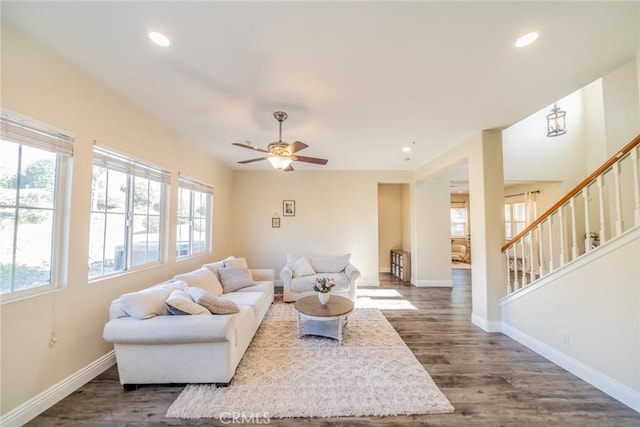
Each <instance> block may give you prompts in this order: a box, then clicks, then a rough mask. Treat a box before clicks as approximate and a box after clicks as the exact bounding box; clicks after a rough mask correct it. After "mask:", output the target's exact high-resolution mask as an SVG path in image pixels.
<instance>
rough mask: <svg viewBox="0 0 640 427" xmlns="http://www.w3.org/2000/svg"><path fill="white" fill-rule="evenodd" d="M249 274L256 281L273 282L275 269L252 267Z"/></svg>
mask: <svg viewBox="0 0 640 427" xmlns="http://www.w3.org/2000/svg"><path fill="white" fill-rule="evenodd" d="M251 276H252V277H253V280H255V281H256V282H260V281H267V282H273V281H274V280H275V278H276V271H275V270H274V269H272V268H252V269H251Z"/></svg>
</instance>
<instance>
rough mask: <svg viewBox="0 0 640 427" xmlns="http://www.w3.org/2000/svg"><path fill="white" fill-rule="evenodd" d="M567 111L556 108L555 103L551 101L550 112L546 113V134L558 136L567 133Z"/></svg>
mask: <svg viewBox="0 0 640 427" xmlns="http://www.w3.org/2000/svg"><path fill="white" fill-rule="evenodd" d="M566 115H567V112H566V111H563V110H561V109H560V108H558V106H557V105H556V103H555V102H554V103H553V108H552V109H551V113H549V114H547V136H548V137H553V136H560V135H564V134H565V133H567V122H566Z"/></svg>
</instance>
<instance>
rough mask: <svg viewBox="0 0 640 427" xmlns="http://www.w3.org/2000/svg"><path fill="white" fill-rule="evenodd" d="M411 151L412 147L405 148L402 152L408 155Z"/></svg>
mask: <svg viewBox="0 0 640 427" xmlns="http://www.w3.org/2000/svg"><path fill="white" fill-rule="evenodd" d="M409 151H411V147H404V148H403V149H402V152H403V153H408V152H409Z"/></svg>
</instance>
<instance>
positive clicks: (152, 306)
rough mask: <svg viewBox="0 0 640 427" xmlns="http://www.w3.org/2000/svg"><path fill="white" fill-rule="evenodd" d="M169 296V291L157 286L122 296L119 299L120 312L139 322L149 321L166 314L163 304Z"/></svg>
mask: <svg viewBox="0 0 640 427" xmlns="http://www.w3.org/2000/svg"><path fill="white" fill-rule="evenodd" d="M169 295H171V290H170V289H167V288H166V287H162V286H159V287H154V288H148V289H144V290H142V291H138V292H131V293H128V294H124V295H122V296H121V297H120V302H121V307H122V310H124V312H125V313H127V314H128V315H129V316H131V317H133V318H135V319H139V320H142V319H150V318H151V317H155V316H161V315H166V314H168V312H167V308H166V306H165V304H164V302H165V300H166V299H167V298H168V297H169Z"/></svg>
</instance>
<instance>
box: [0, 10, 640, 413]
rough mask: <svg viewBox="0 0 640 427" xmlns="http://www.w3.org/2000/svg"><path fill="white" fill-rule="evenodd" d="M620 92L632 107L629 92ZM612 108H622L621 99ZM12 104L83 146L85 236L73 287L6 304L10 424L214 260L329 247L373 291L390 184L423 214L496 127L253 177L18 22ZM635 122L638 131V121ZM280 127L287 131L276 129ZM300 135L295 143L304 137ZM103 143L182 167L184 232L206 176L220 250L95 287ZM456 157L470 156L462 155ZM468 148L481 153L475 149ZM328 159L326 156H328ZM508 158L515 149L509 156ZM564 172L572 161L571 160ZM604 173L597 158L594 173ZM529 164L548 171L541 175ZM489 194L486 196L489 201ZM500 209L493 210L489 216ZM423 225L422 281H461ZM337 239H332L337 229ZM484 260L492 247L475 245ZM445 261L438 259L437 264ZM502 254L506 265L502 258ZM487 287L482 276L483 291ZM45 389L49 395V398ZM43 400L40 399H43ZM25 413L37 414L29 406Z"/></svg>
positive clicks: (74, 230)
mask: <svg viewBox="0 0 640 427" xmlns="http://www.w3.org/2000/svg"><path fill="white" fill-rule="evenodd" d="M3 8H4V6H3ZM636 11H637V10H636ZM3 19H4V18H3ZM636 49H637V47H636ZM637 58H638V55H636V57H635V58H632V59H629V60H627V59H628V58H625V60H620V61H618V62H617V63H616V62H615V61H611V62H610V63H607V64H606V66H607V67H608V68H606V69H605V72H604V73H602V74H599V75H597V76H594V78H593V79H590V80H586V81H575V82H574V83H573V87H574V89H575V90H577V89H578V88H581V87H583V86H584V85H586V84H588V83H590V82H592V81H593V80H594V79H595V78H599V77H602V76H604V75H608V74H609V73H613V72H615V71H616V70H619V69H620V67H633V68H634V72H635V75H636V77H637V76H638V71H637V68H638V66H637V64H638V59H637ZM603 67H605V66H604V65H603ZM636 89H637V81H636ZM636 92H637V90H636ZM566 95H568V93H561V94H558V96H557V98H559V99H562V97H564V96H566ZM619 96H620V97H622V98H624V97H625V96H627V94H619ZM638 98H639V97H638V96H637V95H636V96H635V100H634V101H633V102H634V104H633V105H634V106H635V110H633V108H631V109H632V110H633V111H637V106H638ZM171 101H173V100H171ZM167 102H169V100H167ZM175 102H179V101H178V100H176V101H175ZM611 102H612V104H613V105H618V104H616V103H615V100H612V101H611ZM539 107H542V105H539ZM2 108H3V109H6V110H8V111H11V112H15V113H17V114H20V115H23V116H26V117H28V118H29V119H32V120H34V121H37V122H40V123H44V124H46V125H48V126H52V127H55V128H58V129H62V130H64V131H66V132H69V133H71V134H73V136H74V144H73V173H72V175H71V176H70V181H69V188H70V189H71V194H72V197H71V198H70V200H69V205H68V210H67V211H66V216H67V221H68V223H69V224H72V226H70V227H69V233H68V235H67V236H65V240H64V242H63V243H62V246H63V247H65V248H66V256H64V262H62V263H61V268H62V269H64V270H65V276H66V280H65V284H64V286H62V287H60V288H58V289H55V290H51V291H48V292H44V293H38V294H36V295H26V296H20V297H19V298H13V299H11V298H9V299H7V298H3V301H2V307H1V316H2V319H1V320H2V357H1V359H2V362H1V363H2V368H1V369H2V385H1V387H2V389H1V394H2V414H3V415H5V414H7V413H9V412H10V411H14V410H16V408H22V410H24V411H25V412H27V413H31V414H33V413H38V412H39V411H42V410H44V409H46V408H47V407H48V406H50V404H52V403H55V401H56V400H57V399H59V398H60V396H62V395H64V394H65V393H66V394H69V393H71V392H73V391H74V390H76V389H77V388H78V387H79V386H80V385H82V384H84V383H86V382H87V381H89V380H91V379H92V378H94V377H95V376H97V375H98V374H100V373H101V372H103V371H105V370H106V369H108V368H109V367H111V366H112V365H113V363H114V361H115V359H114V356H113V354H112V353H111V352H112V349H113V347H112V346H111V345H110V344H109V343H107V342H105V341H104V340H103V338H102V329H103V327H104V324H105V323H106V321H107V320H108V314H107V313H108V305H109V302H110V301H112V300H114V299H115V298H117V297H119V296H120V295H122V294H125V293H127V292H131V291H134V290H138V289H141V288H142V287H145V286H147V285H151V284H153V283H159V282H162V281H164V280H168V279H170V278H172V277H173V276H174V275H175V274H177V273H181V272H186V271H190V270H193V269H195V268H198V267H199V266H201V265H202V264H205V263H206V262H210V261H213V260H218V259H223V258H225V257H226V256H228V255H232V254H233V255H236V256H244V257H246V258H247V259H248V260H249V262H250V263H251V264H252V266H255V267H267V268H273V269H275V270H276V271H279V270H280V268H281V267H282V266H283V265H284V264H285V261H286V254H287V253H294V254H313V253H314V252H316V251H317V249H316V248H322V250H321V252H323V253H326V254H342V253H351V254H352V260H353V263H354V264H355V265H357V266H358V268H359V269H360V271H361V272H362V278H361V279H360V281H359V286H362V287H366V286H377V285H379V282H380V279H379V277H380V276H379V253H378V237H377V236H378V226H379V223H378V218H377V216H376V215H375V212H377V206H378V185H379V184H380V183H393V184H403V185H409V186H411V187H412V188H413V191H414V195H415V198H416V199H415V200H416V201H417V203H418V205H420V203H424V200H425V197H427V196H428V195H430V194H431V192H430V191H429V189H425V188H424V187H421V185H423V184H424V183H425V181H428V179H429V178H430V177H432V176H434V175H437V173H438V172H439V171H443V170H446V169H447V168H449V167H450V166H451V165H452V164H455V163H456V162H457V161H459V160H460V156H461V155H460V153H461V152H463V151H465V150H467V148H468V147H469V146H470V144H471V143H470V142H469V141H472V140H473V141H474V143H475V142H477V141H482V138H483V137H482V128H478V129H477V130H478V132H477V133H475V134H474V135H472V136H469V138H467V139H466V140H463V141H459V142H460V146H454V147H450V150H447V151H442V152H441V153H439V154H440V155H441V156H439V157H436V158H434V160H433V161H430V162H428V163H427V164H417V165H414V167H412V168H409V169H395V170H382V169H376V170H334V169H328V170H322V169H320V168H316V169H306V170H305V169H303V168H301V170H296V171H295V172H293V173H280V171H273V170H267V169H264V170H252V169H239V167H238V166H237V164H236V162H237V161H239V160H242V159H244V158H245V157H243V154H244V153H237V156H236V159H235V160H234V161H233V162H232V164H233V166H230V164H229V162H226V161H223V160H220V159H218V158H217V157H215V156H213V155H212V154H210V153H209V152H208V151H207V150H205V149H204V148H203V147H202V146H200V145H198V144H196V143H194V142H193V141H192V140H190V139H189V138H188V137H186V136H184V135H180V134H178V133H177V132H176V131H175V130H174V129H172V128H170V127H169V126H168V124H166V123H164V122H162V121H161V120H159V119H157V118H154V117H152V116H151V115H150V114H148V113H147V112H145V111H143V110H142V109H141V108H140V107H138V106H136V105H133V104H132V103H131V102H130V101H128V100H126V99H125V97H124V96H123V94H122V93H118V92H115V91H114V90H112V89H110V88H109V87H108V86H107V85H106V84H105V83H103V82H101V81H99V80H98V79H96V78H95V77H93V76H90V75H88V74H87V73H86V72H84V71H81V70H80V68H79V67H78V66H76V65H72V64H71V63H69V62H68V61H66V60H64V59H62V58H61V57H60V56H59V55H58V54H56V53H54V52H53V51H51V50H49V49H46V48H44V47H42V45H41V44H40V43H38V42H35V41H33V40H32V39H31V38H30V37H28V36H26V35H25V34H24V33H23V32H22V31H20V30H18V29H16V28H14V27H12V26H10V25H7V24H6V23H5V22H4V21H3V24H2ZM185 108H188V105H185ZM535 111H537V110H536V109H532V110H530V111H527V113H528V114H531V113H533V112H535ZM615 114H617V112H615V111H611V115H615ZM519 118H522V117H519ZM635 120H636V125H637V120H638V119H637V117H636V118H635ZM615 121H616V120H615V118H613V119H611V123H613V124H612V125H611V126H610V128H611V129H621V128H625V127H626V128H627V129H628V126H624V125H620V126H615ZM272 125H273V124H272ZM268 129H269V131H275V126H274V127H273V128H268ZM285 129H286V128H285ZM636 133H637V129H636V130H635V133H632V132H627V134H631V136H632V137H633V136H634V135H635V134H636ZM616 136H617V135H616ZM239 137H240V136H239V135H238V136H235V135H234V136H233V138H232V137H231V136H229V135H225V136H224V138H222V139H224V140H225V142H224V144H225V145H229V143H230V142H233V141H236V140H237V138H239ZM287 137H288V138H294V136H293V135H287ZM318 138H320V136H318ZM629 139H630V138H626V140H622V137H621V138H614V137H612V138H611V141H616V142H615V143H613V142H612V144H614V146H611V147H602V148H598V150H599V151H600V152H601V154H602V155H601V156H600V157H599V160H600V163H601V162H602V161H603V160H604V159H605V158H606V157H607V156H606V154H612V153H614V152H615V150H616V149H618V148H619V147H620V146H622V145H624V144H626V143H627V142H628V141H629ZM227 140H228V142H226V141H227ZM217 143H218V142H216V144H217ZM362 145H365V146H366V144H362ZM480 145H481V143H480ZM95 146H98V147H108V148H110V149H113V150H116V151H118V152H120V153H126V154H127V155H129V156H131V157H133V158H136V159H143V160H145V161H148V162H150V163H151V164H153V165H161V166H162V167H163V168H164V169H166V170H168V171H170V173H171V175H170V188H171V190H170V191H171V193H170V197H169V201H170V202H169V205H168V207H167V212H169V213H170V214H169V223H170V224H172V225H175V224H176V222H177V219H176V217H177V215H176V213H175V212H177V197H176V196H177V193H178V181H179V179H180V177H181V176H186V177H192V178H196V179H197V180H198V181H200V182H202V183H206V184H207V185H209V186H211V187H212V188H213V211H212V214H211V217H212V218H213V221H212V230H211V235H212V236H213V237H212V250H211V252H210V253H204V254H201V255H196V256H193V257H186V258H180V259H178V258H177V257H176V254H175V253H174V252H173V251H171V250H167V251H166V258H165V259H164V261H163V262H162V263H159V264H158V265H154V266H152V267H150V268H143V269H139V270H135V271H131V272H128V273H127V274H120V275H114V276H108V277H104V278H100V279H97V280H88V278H87V259H88V258H89V257H88V254H89V241H90V230H91V218H90V216H89V215H88V212H89V210H90V207H91V198H92V188H91V181H92V165H93V157H94V147H95ZM574 148H575V147H574ZM508 149H509V148H507V149H506V150H508ZM311 150H320V146H319V144H318V146H317V148H316V146H313V145H312V147H311V149H310V151H311ZM453 152H456V153H455V155H453V154H452V153H453ZM466 152H467V153H472V154H473V153H477V152H475V151H473V149H472V150H467V151H466ZM314 154H316V155H325V154H324V153H322V152H320V151H317V152H315V153H314ZM331 154H333V153H328V152H327V153H326V156H327V157H330V159H331V160H330V161H332V160H333V159H334V158H332V157H331ZM506 155H507V154H506V153H505V157H506ZM463 157H464V156H463ZM472 161H474V160H470V163H469V166H470V167H469V177H470V178H472V179H473V178H474V177H475V176H476V174H477V169H475V166H473V165H472V164H471V162H472ZM556 162H559V163H561V164H563V163H566V158H565V159H560V160H556ZM596 163H597V162H595V161H593V162H589V165H596ZM598 164H599V163H598ZM514 166H517V167H518V168H519V169H518V170H519V171H521V172H522V173H523V175H526V173H528V171H530V169H527V168H526V167H525V166H527V165H523V164H522V163H513V164H511V165H506V168H509V167H514ZM529 166H533V167H532V168H531V169H535V166H537V165H529ZM495 169H499V168H495ZM564 172H566V173H567V174H573V172H575V171H574V170H573V169H571V168H569V167H567V168H565V169H564ZM506 174H507V171H506V170H505V175H506ZM585 175H586V174H584V175H582V176H575V175H572V176H571V178H570V179H569V178H567V179H566V187H567V188H563V191H562V192H560V191H559V193H560V194H558V196H560V195H561V194H563V193H564V192H566V191H567V190H568V189H570V187H571V186H572V184H575V182H576V181H578V180H579V179H581V178H583V177H584V176H585ZM556 179H557V174H556V175H554V176H553V177H539V176H537V177H535V178H534V177H532V176H528V177H526V178H521V179H517V180H519V181H520V180H521V181H533V180H541V181H550V180H556ZM449 182H450V179H449V178H448V177H446V178H443V179H442V180H438V181H437V182H436V183H435V184H436V186H437V189H438V190H437V195H438V197H439V198H442V199H443V203H445V204H446V205H447V206H448V204H449V199H448V196H449ZM475 182H476V183H477V182H478V181H475ZM472 185H478V184H472ZM490 186H491V183H488V184H486V187H487V188H491V187H490ZM483 187H484V186H483ZM499 190H500V191H496V193H497V194H490V198H492V200H493V201H492V203H494V204H495V205H498V206H501V205H502V203H503V196H504V194H505V193H504V191H503V186H502V185H500V188H499ZM472 191H473V190H472ZM483 192H484V189H483V190H481V192H480V193H476V194H483ZM443 194H444V196H443ZM483 199H484V198H483ZM494 199H495V200H494ZM283 200H294V201H295V209H296V211H295V215H294V216H284V215H283V214H282V201H283ZM438 200H440V199H438ZM475 202H476V201H475V200H472V204H473V205H474V207H473V208H472V209H480V212H481V214H479V215H472V217H473V218H474V220H476V219H478V218H481V219H482V218H483V215H484V214H483V213H482V212H483V211H484V210H485V207H484V206H483V203H475ZM489 210H490V209H489V208H488V207H487V208H486V211H487V212H488V211H489ZM419 212H423V211H419ZM485 213H486V212H485ZM274 214H278V215H279V216H280V227H279V228H276V227H272V218H273V216H274ZM445 222H446V221H445ZM480 222H481V221H479V223H480ZM445 225H447V224H445ZM416 226H417V230H419V232H420V233H424V234H416V236H415V239H416V245H417V246H416V247H417V248H420V249H424V250H422V251H417V252H416V259H415V260H413V262H414V263H415V264H416V265H417V266H418V268H419V270H418V271H417V272H416V274H417V277H418V278H419V280H424V281H447V280H451V270H450V259H449V240H450V235H449V234H448V232H449V228H448V225H447V226H446V227H445V230H444V231H443V230H442V224H441V223H428V222H427V221H426V220H425V222H424V223H421V222H416ZM491 227H493V229H498V230H500V232H502V230H503V227H504V224H503V223H501V222H500V221H497V222H496V223H495V224H492V225H491ZM167 229H168V230H170V231H169V240H168V241H169V242H173V243H175V242H176V236H175V233H176V232H175V227H173V226H171V227H167ZM327 229H330V230H331V231H330V232H327ZM417 232H418V231H416V233H417ZM430 232H432V233H430ZM433 235H437V241H438V242H439V243H438V246H433V247H432V246H431V245H430V243H427V241H429V240H431V236H433ZM483 240H484V239H483V237H482V236H480V235H479V236H478V242H479V243H478V248H481V247H482V246H483V245H485V244H487V245H488V243H486V242H484V243H483ZM495 240H496V241H499V242H503V241H504V238H503V236H502V234H500V235H499V236H496V237H495ZM442 242H444V244H442ZM3 243H4V242H3ZM492 243H493V242H492ZM474 244H475V237H474ZM494 246H495V245H494ZM497 246H500V245H497ZM169 247H170V246H169ZM442 247H444V250H442ZM473 250H480V249H477V248H476V247H475V246H474V249H473ZM432 251H433V256H429V255H430V254H432ZM491 256H492V257H493V256H494V257H495V259H502V258H501V257H502V255H501V254H500V253H495V254H492V255H491ZM492 259H493V258H492ZM481 260H482V259H480V260H479V261H478V270H477V272H474V275H475V274H479V275H484V276H486V278H485V279H484V280H485V281H486V282H491V281H492V279H493V278H494V277H497V278H499V277H500V275H501V274H504V271H499V272H497V271H496V270H494V269H491V268H489V267H487V262H482V261H481ZM474 261H475V260H474ZM443 266H444V267H443ZM444 270H447V271H446V272H445V271H444ZM474 270H475V263H474ZM474 279H475V276H474ZM480 281H481V280H480V279H479V280H478V282H479V284H480ZM474 286H475V282H474ZM499 286H500V287H501V290H500V292H503V291H504V289H503V288H504V287H503V285H502V283H500V285H499ZM491 310H493V309H492V308H490V307H488V308H487V309H486V313H487V316H486V319H487V321H490V320H493V317H492V314H491ZM52 388H53V389H55V392H50V391H51V390H52ZM45 392H49V394H48V395H45V396H43V395H42V394H43V393H45ZM36 398H37V400H34V399H36ZM24 405H27V406H28V408H26V409H25V406H24Z"/></svg>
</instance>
